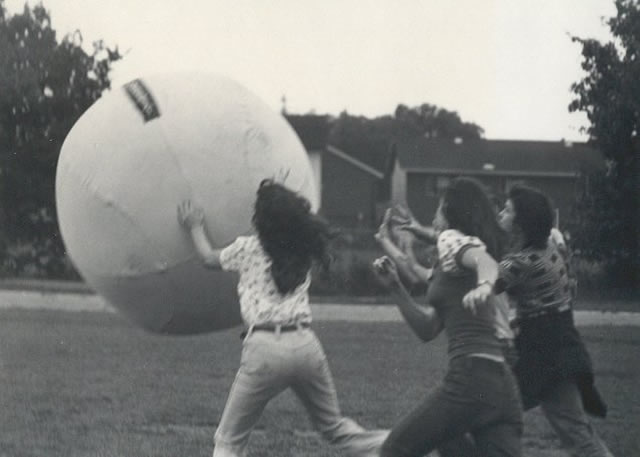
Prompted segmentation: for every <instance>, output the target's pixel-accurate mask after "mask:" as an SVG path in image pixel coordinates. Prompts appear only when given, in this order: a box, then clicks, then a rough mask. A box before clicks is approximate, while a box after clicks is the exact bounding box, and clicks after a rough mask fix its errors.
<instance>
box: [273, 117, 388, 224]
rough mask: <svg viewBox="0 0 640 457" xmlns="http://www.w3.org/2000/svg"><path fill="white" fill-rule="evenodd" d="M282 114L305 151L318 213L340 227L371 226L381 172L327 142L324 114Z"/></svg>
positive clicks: (376, 217)
mask: <svg viewBox="0 0 640 457" xmlns="http://www.w3.org/2000/svg"><path fill="white" fill-rule="evenodd" d="M285 117H286V119H287V120H288V121H289V123H290V124H291V126H292V127H293V129H294V130H295V131H296V133H297V134H298V136H299V137H300V140H301V141H302V144H303V145H304V147H305V149H306V150H307V153H308V155H309V160H310V162H311V166H312V169H313V173H314V176H315V178H316V183H317V185H318V190H319V193H320V195H319V197H320V211H319V212H320V214H322V215H323V216H324V217H325V218H326V219H327V220H328V221H330V222H331V223H332V224H335V225H337V226H340V227H374V226H375V225H376V224H377V223H378V215H377V206H376V204H377V197H378V195H379V188H380V186H381V184H382V182H383V179H384V173H383V172H382V171H379V170H377V169H375V168H373V167H372V166H370V165H368V164H366V163H364V162H362V161H360V160H358V159H357V158H355V157H353V156H352V155H349V154H347V153H345V152H344V151H342V150H340V149H339V148H337V147H335V146H332V145H330V144H329V142H328V138H329V129H330V126H329V118H328V117H327V116H318V115H286V116H285Z"/></svg>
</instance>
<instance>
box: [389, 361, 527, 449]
mask: <svg viewBox="0 0 640 457" xmlns="http://www.w3.org/2000/svg"><path fill="white" fill-rule="evenodd" d="M467 432H470V433H471V435H472V436H473V438H474V446H475V447H476V450H477V455H479V456H483V457H489V456H490V457H519V456H520V455H521V437H522V405H521V403H520V395H519V392H518V388H517V385H516V381H515V379H514V377H513V374H512V372H511V370H510V369H509V367H508V366H507V365H506V364H505V363H500V362H495V361H493V360H488V359H484V358H480V357H469V356H467V357H458V358H456V359H454V360H451V361H450V363H449V370H448V372H447V374H446V376H445V378H444V380H443V382H442V384H441V385H440V386H439V387H438V388H436V390H435V391H433V392H431V393H430V394H429V395H427V397H426V398H425V399H424V400H423V401H422V403H421V404H420V405H419V406H418V407H417V408H416V409H415V410H414V411H412V412H411V413H409V415H408V416H407V417H405V418H404V419H403V420H402V421H401V422H400V423H399V424H398V425H397V426H395V427H394V428H393V429H392V430H391V434H390V435H389V437H388V438H387V440H386V441H385V443H384V444H383V446H382V452H381V454H380V455H381V456H382V457H413V456H415V457H422V456H424V455H425V454H427V453H429V452H431V451H432V450H434V449H436V448H437V447H439V446H440V445H443V444H445V443H447V442H450V441H451V440H454V439H456V438H459V437H461V436H463V435H464V434H465V433H467Z"/></svg>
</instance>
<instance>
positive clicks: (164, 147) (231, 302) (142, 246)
mask: <svg viewBox="0 0 640 457" xmlns="http://www.w3.org/2000/svg"><path fill="white" fill-rule="evenodd" d="M278 177H280V181H281V182H283V183H284V184H285V185H286V186H287V187H289V188H291V189H293V190H295V191H298V192H300V193H301V194H302V195H304V196H306V197H307V198H308V199H309V200H310V201H311V204H312V207H313V208H314V209H317V205H318V199H317V193H316V188H315V183H314V181H313V173H312V170H311V166H310V163H309V160H308V158H307V154H306V151H305V149H304V147H303V146H302V144H301V142H300V140H299V138H298V137H297V136H296V134H295V132H294V131H293V130H292V128H291V127H290V126H289V124H288V123H287V121H286V120H285V119H284V118H283V117H282V116H281V115H280V114H278V113H276V112H274V111H272V110H271V109H270V108H269V107H268V106H267V105H266V104H265V103H263V102H262V101H261V100H260V99H259V98H258V97H256V96H255V95H254V94H252V93H251V92H250V91H248V90H247V89H245V88H244V87H243V86H241V85H239V84H237V83H236V82H234V81H232V80H230V79H227V78H225V77H221V76H218V75H211V74H166V75H152V76H148V77H142V78H140V79H135V80H133V81H131V82H129V83H127V84H125V85H124V86H122V87H120V88H118V89H114V90H112V91H110V92H108V93H105V95H103V97H102V98H100V99H99V100H98V101H97V102H96V103H95V104H94V105H93V106H92V107H91V108H89V110H87V112H86V113H85V114H83V115H82V117H81V118H80V119H79V120H78V121H77V123H76V124H75V125H74V126H73V128H72V130H71V131H70V132H69V135H68V136H67V138H66V139H65V142H64V144H63V146H62V150H61V153H60V158H59V162H58V168H57V176H56V203H57V211H58V222H59V225H60V230H61V233H62V237H63V240H64V243H65V246H66V249H67V253H68V255H69V256H70V258H71V260H72V261H73V263H74V265H75V266H76V267H77V269H78V271H79V272H80V273H81V275H82V276H83V278H84V279H85V281H86V282H87V283H88V284H89V285H90V286H91V287H92V288H93V289H94V290H95V291H96V292H98V293H99V294H100V295H102V296H103V297H104V298H105V299H106V300H107V301H108V302H109V303H110V304H111V305H113V307H115V308H116V309H117V310H119V311H120V312H121V313H122V314H124V315H125V316H127V317H128V318H129V319H130V320H131V321H133V322H134V323H135V324H136V325H138V326H140V327H143V328H145V329H147V330H149V331H152V332H157V333H168V334H195V333H202V332H208V331H215V330H222V329H227V328H231V327H234V326H236V325H238V324H240V323H241V318H240V310H239V305H238V297H237V292H236V286H237V277H236V276H235V274H233V273H227V272H223V271H215V270H206V269H205V268H204V267H203V266H202V264H201V262H200V260H199V258H198V257H197V255H196V252H195V250H194V248H193V245H192V243H191V240H190V238H189V236H188V234H187V233H186V232H185V231H184V229H183V228H182V227H181V226H180V225H179V223H178V221H177V217H176V214H177V213H176V208H177V205H178V204H179V202H181V201H183V200H184V199H191V200H192V201H194V202H195V203H196V204H198V205H200V206H202V207H203V209H204V212H205V223H206V227H207V231H208V235H209V237H210V238H211V240H212V242H213V243H214V245H215V246H216V247H223V246H225V245H226V244H228V243H230V242H231V241H233V240H234V239H235V237H237V236H238V235H242V234H247V233H249V232H250V231H251V230H252V226H251V216H252V213H253V203H254V201H255V196H256V190H257V188H258V185H259V183H260V181H261V180H262V179H264V178H278Z"/></svg>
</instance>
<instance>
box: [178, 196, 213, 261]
mask: <svg viewBox="0 0 640 457" xmlns="http://www.w3.org/2000/svg"><path fill="white" fill-rule="evenodd" d="M178 221H179V222H180V225H182V226H183V227H184V228H185V229H186V230H187V231H188V232H189V235H190V236H191V241H192V242H193V246H194V247H195V249H196V252H197V253H198V256H199V257H200V259H201V260H202V262H203V264H204V266H205V267H207V268H211V269H220V268H222V266H221V264H220V252H221V250H220V249H215V248H214V247H213V246H212V245H211V241H209V237H208V236H207V234H206V232H205V231H204V214H203V212H202V208H199V207H197V206H194V205H193V204H192V203H191V201H190V200H185V201H184V202H182V203H181V204H180V205H178Z"/></svg>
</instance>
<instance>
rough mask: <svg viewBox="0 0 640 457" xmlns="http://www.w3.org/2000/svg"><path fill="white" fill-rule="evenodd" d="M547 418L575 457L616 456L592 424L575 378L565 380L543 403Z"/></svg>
mask: <svg viewBox="0 0 640 457" xmlns="http://www.w3.org/2000/svg"><path fill="white" fill-rule="evenodd" d="M540 406H541V408H542V411H543V413H544V415H545V416H546V418H547V420H548V421H549V423H550V424H551V426H552V427H553V429H554V430H555V432H556V433H557V434H558V437H559V438H560V440H561V441H562V444H563V445H564V447H565V448H566V449H567V451H568V452H569V453H570V455H572V456H574V457H578V456H579V457H613V455H612V454H611V452H610V451H609V449H608V448H607V446H606V445H605V444H604V443H603V442H602V440H600V438H599V437H598V435H597V433H596V432H595V430H594V429H593V427H592V426H591V423H590V422H589V419H588V418H587V415H586V414H585V412H584V409H583V407H582V400H581V398H580V392H579V391H578V388H577V386H576V384H575V383H574V382H573V381H569V380H567V381H563V382H561V383H560V384H558V385H557V386H556V387H555V388H554V389H552V390H551V391H550V392H549V393H548V394H547V395H545V397H544V399H543V400H542V402H541V405H540Z"/></svg>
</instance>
